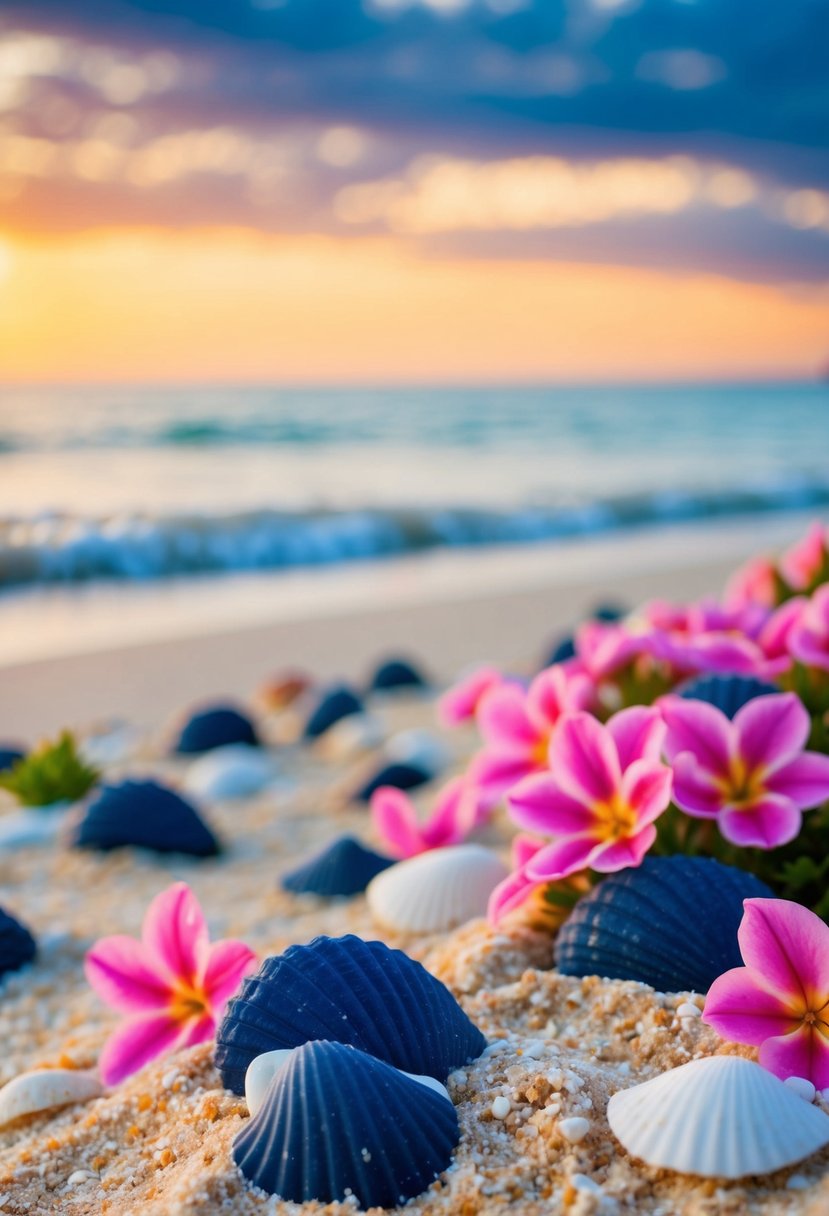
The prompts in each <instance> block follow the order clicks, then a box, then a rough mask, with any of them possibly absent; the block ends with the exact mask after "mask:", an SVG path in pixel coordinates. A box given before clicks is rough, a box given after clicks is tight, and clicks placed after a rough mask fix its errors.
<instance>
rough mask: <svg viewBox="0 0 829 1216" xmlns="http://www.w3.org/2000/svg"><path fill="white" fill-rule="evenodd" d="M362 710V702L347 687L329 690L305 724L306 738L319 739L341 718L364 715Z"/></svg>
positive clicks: (340, 686) (341, 686)
mask: <svg viewBox="0 0 829 1216" xmlns="http://www.w3.org/2000/svg"><path fill="white" fill-rule="evenodd" d="M362 710H363V703H362V701H361V700H360V698H359V697H358V696H357V694H356V693H355V692H353V691H352V689H350V688H349V687H348V686H347V685H345V684H341V685H339V686H338V687H336V688H329V689H328V690H327V691H326V692H324V693H323V695H322V696H321V698H320V699H319V701H318V702H317V704H316V707H315V708H314V710H313V711H312V713H311V715H310V717H309V718H308V721H307V722H306V723H305V730H304V732H303V733H304V736H305V738H306V739H318V738H319V737H320V735H324V734H325V732H326V731H327V730H330V728H331V727H332V726H333V725H334V723H335V722H339V721H340V719H341V718H347V717H348V716H349V715H350V714H359V713H362Z"/></svg>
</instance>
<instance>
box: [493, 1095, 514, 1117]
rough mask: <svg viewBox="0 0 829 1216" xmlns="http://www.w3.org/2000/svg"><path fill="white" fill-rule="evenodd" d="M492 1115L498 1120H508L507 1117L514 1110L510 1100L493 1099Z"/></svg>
mask: <svg viewBox="0 0 829 1216" xmlns="http://www.w3.org/2000/svg"><path fill="white" fill-rule="evenodd" d="M491 1109H492V1114H493V1117H494V1118H496V1119H506V1117H507V1115H508V1114H509V1113H510V1111H511V1110H512V1106H511V1104H510V1100H509V1098H493V1100H492V1108H491Z"/></svg>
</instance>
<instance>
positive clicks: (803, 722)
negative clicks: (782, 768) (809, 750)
mask: <svg viewBox="0 0 829 1216" xmlns="http://www.w3.org/2000/svg"><path fill="white" fill-rule="evenodd" d="M811 725H812V724H811V720H810V718H809V715H808V713H807V712H806V709H805V707H804V705H803V702H802V701H801V700H800V697H797V696H795V694H794V693H793V692H783V693H772V694H771V695H770V696H767V697H755V698H754V700H753V701H749V702H748V704H746V705H744V706H743V707H742V708H741V709H738V710H737V713H736V714H735V715H734V728H735V730H736V732H737V751H738V754H739V755H740V756H742V758H743V760H744V761H745V763H746V765H747V767H748V770H749V772H751V771H752V770H754V769H756V768H773V767H774V766H775V765H777V764H781V763H783V761H785V760H788V759H789V758H790V757H791V756H794V755H795V754H796V753H797V752H799V751H802V749H803V748H804V746H805V745H806V740H807V739H808V738H809V730H810V729H811Z"/></svg>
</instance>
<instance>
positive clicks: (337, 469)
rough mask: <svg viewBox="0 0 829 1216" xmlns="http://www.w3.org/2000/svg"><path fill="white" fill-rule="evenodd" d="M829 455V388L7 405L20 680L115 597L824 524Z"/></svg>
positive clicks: (218, 397) (90, 394)
mask: <svg viewBox="0 0 829 1216" xmlns="http://www.w3.org/2000/svg"><path fill="white" fill-rule="evenodd" d="M827 455H829V385H825V384H819V383H815V384H807V383H800V384H775V385H721V386H655V385H648V386H643V387H629V386H627V387H600V388H599V387H597V388H589V387H573V388H564V387H511V388H507V387H505V388H434V389H426V388H417V389H377V388H375V389H356V388H353V389H352V388H349V389H328V388H326V389H311V388H303V389H293V388H291V389H288V388H265V387H253V388H252V387H240V388H231V387H222V388H206V387H193V388H187V387H176V388H150V387H141V388H136V387H105V386H95V387H89V388H76V387H73V388H68V387H66V388H47V387H38V388H29V387H26V388H12V387H7V388H3V389H0V632H2V634H3V638H4V640H3V641H0V661H9V660H10V658H13V657H20V656H22V655H24V654H25V655H26V656H29V655H30V654H32V653H36V652H38V643H37V629H36V628H35V626H34V625H33V624H32V623H31V622H32V621H33V620H34V619H35V618H37V614H38V613H40V621H41V628H40V633H41V635H42V636H43V637H45V636H46V635H47V634H48V633H49V632H50V631H49V628H48V622H49V621H54V620H55V619H56V618H59V619H60V620H62V621H63V622H64V623H65V629H66V633H67V639H69V638H70V635H71V634H72V632H73V628H74V626H73V624H72V620H71V618H72V612H73V611H74V612H75V623H77V612H78V611H79V609H80V606H82V605H87V608H86V611H87V613H88V612H89V611H90V609H89V608H88V605H89V604H90V603H93V604H94V601H95V598H96V596H98V597H99V599H100V602H101V603H105V602H112V596H113V594H115V595H116V599H118V597H120V599H118V602H121V603H132V604H133V605H135V604H138V603H141V604H144V605H145V606H146V605H148V604H150V603H151V602H152V595H151V594H149V595H148V588H155V589H156V590H158V591H160V590H161V588H163V587H165V586H166V587H167V589H168V592H169V589H170V588H171V587H173V586H175V587H176V588H177V589H178V591H177V593H180V591H181V588H182V586H184V587H186V586H188V585H192V586H193V587H195V586H196V585H198V587H199V589H200V595H202V596H203V595H204V594H205V589H207V590H209V589H210V588H211V587H213V588H214V590H216V592H217V594H227V591H226V589H225V591H224V592H220V591H219V584H220V583H221V582H222V580H225V581H226V580H227V579H228V578H230V577H232V576H240V575H252V574H253V575H256V576H259V577H260V578H262V577H265V576H267V577H268V579H272V578H277V579H278V577H279V576H280V575H282V576H284V575H285V574H286V573H287V572H296V571H302V570H307V569H309V568H312V567H314V568H317V567H320V566H326V567H335V566H339V565H342V564H343V563H347V562H352V563H353V562H366V561H376V560H378V559H380V560H382V561H384V562H388V561H393V560H394V559H399V558H402V557H405V556H407V555H411V554H417V553H424V552H427V551H432V550H434V551H444V552H446V551H449V550H456V549H459V548H465V549H469V548H472V547H475V548H478V549H480V548H483V547H489V546H504V545H523V546H527V545H532V544H533V543H536V544H537V543H538V542H542V541H543V542H560V543H561V544H566V543H568V542H572V541H573V540H574V539H576V538H585V537H607V536H609V535H612V534H615V533H621V532H628V533H629V532H630V531H631V530H632V529H644V528H653V527H655V526H657V527H665V526H667V525H672V524H688V523H698V522H700V521H707V520H728V519H739V518H746V517H747V516H748V517H751V516H757V517H763V516H770V515H772V514H779V513H780V512H789V511H791V512H794V511H797V512H804V511H806V512H808V511H810V510H812V509H814V510H816V511H818V510H821V509H825V508H826V507H827V506H829V465H827ZM220 576H221V577H220ZM260 585H261V584H260ZM114 588H118V590H117V591H113V589H114ZM136 596H138V597H139V598H138V599H136ZM101 597H103V598H101ZM107 597H109V600H107ZM130 597H131V598H130ZM32 614H34V617H33V615H32ZM23 621H25V622H26V626H25V628H24V627H23V626H22V625H21V622H23ZM67 622H68V623H67ZM24 634H25V635H26V636H23V635H24ZM67 644H69V642H68V641H67ZM21 646H22V650H21Z"/></svg>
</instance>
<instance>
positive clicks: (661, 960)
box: [555, 857, 772, 992]
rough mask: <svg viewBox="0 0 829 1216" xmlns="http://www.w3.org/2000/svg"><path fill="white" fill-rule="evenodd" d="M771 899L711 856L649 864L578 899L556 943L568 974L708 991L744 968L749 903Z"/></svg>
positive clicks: (613, 876)
mask: <svg viewBox="0 0 829 1216" xmlns="http://www.w3.org/2000/svg"><path fill="white" fill-rule="evenodd" d="M756 896H761V897H765V898H771V897H772V892H771V891H770V890H769V888H768V887H767V886H766V885H765V883H762V882H760V880H759V878H755V877H754V875H753V874H748V873H746V872H745V871H743V870H738V869H735V868H734V867H732V866H724V865H722V864H721V863H720V862H718V861H714V860H713V859H711V858H709V857H646V858H645V860H644V861H643V862H642V864H641V865H640V866H637V867H636V868H635V869H629V870H620V871H619V873H617V874H611V875H609V876H608V877H607V878H605V879H604V881H603V882H601V883H599V885H598V886H597V887H594V888H593V890H592V891H591V892H590V894H589V895H585V896H584V898H583V899H580V900H579V902H578V903H577V904H576V906H575V908H574V909H573V911H572V912H571V914H570V916H569V917H568V919H567V920H566V921H565V922H564V925H563V926H562V928H561V930H560V932H559V935H558V937H557V938H556V946H555V958H556V966H557V967H558V970H559V971H560V972H561V973H562V975H579V976H584V975H600V976H603V977H605V978H607V979H619V980H639V981H640V983H643V984H650V985H651V987H652V988H656V989H657V990H658V991H659V992H706V991H707V990H708V988H709V987H710V986H711V984H712V983H713V982H714V980H715V979H716V978H717V976H718V975H722V973H723V972H724V971H728V970H729V969H730V968H731V967H739V966H741V964H742V958H741V956H740V950H739V946H738V944H737V929H738V927H739V924H740V921H741V920H742V916H743V900H744V899H751V898H754V897H756Z"/></svg>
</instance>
